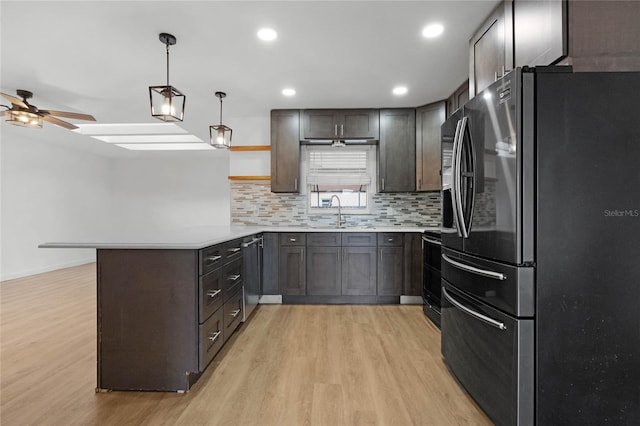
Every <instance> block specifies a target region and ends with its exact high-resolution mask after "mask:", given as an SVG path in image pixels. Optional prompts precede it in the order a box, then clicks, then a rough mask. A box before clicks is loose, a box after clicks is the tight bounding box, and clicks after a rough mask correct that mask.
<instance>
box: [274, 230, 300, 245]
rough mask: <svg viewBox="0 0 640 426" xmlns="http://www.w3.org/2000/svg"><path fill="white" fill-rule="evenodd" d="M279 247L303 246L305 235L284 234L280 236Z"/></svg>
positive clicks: (297, 233)
mask: <svg viewBox="0 0 640 426" xmlns="http://www.w3.org/2000/svg"><path fill="white" fill-rule="evenodd" d="M280 245H281V246H304V245H305V234H304V233H303V232H286V233H283V234H280Z"/></svg>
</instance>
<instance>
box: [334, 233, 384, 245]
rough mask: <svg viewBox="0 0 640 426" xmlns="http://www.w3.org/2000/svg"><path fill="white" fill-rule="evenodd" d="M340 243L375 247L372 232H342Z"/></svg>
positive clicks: (374, 236) (374, 238) (374, 235)
mask: <svg viewBox="0 0 640 426" xmlns="http://www.w3.org/2000/svg"><path fill="white" fill-rule="evenodd" d="M342 245H343V246H345V247H375V246H376V234H375V233H374V232H343V233H342Z"/></svg>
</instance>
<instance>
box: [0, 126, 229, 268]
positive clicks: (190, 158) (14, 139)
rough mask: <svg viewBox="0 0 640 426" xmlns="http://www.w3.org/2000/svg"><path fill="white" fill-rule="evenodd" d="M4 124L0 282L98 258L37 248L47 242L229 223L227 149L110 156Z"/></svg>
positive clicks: (86, 252) (80, 252) (81, 251)
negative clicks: (35, 136) (40, 138)
mask: <svg viewBox="0 0 640 426" xmlns="http://www.w3.org/2000/svg"><path fill="white" fill-rule="evenodd" d="M7 127H10V126H4V125H3V128H2V133H1V136H2V140H1V143H0V172H1V173H0V185H1V190H2V192H1V196H2V197H1V208H0V212H1V217H0V240H1V244H0V280H8V279H13V278H18V277H22V276H26V275H32V274H36V273H40V272H46V271H49V270H54V269H59V268H64V267H68V266H74V265H78V264H82V263H87V262H91V261H94V260H95V250H94V249H41V248H38V244H41V243H44V242H51V241H94V240H96V239H100V237H101V236H105V235H121V234H122V233H125V234H126V233H129V232H131V233H134V234H140V231H141V230H143V231H146V233H148V231H153V230H155V229H158V230H166V229H169V230H170V229H175V228H181V227H197V226H206V225H229V224H230V222H231V218H230V216H231V213H230V211H231V208H230V184H229V181H228V179H227V176H228V175H229V153H227V152H220V151H216V152H210V151H185V152H177V151H167V152H161V153H159V152H140V153H137V154H132V155H133V156H127V157H122V158H119V157H108V156H104V155H101V154H96V153H92V152H89V151H87V150H81V149H78V148H75V143H76V142H73V140H72V139H73V137H75V135H72V137H70V140H63V141H59V142H57V143H45V142H42V141H36V140H31V139H29V138H28V135H29V133H28V132H33V131H37V130H33V129H22V128H16V129H13V128H11V129H7ZM11 127H12V126H11ZM63 132H66V131H63ZM54 134H60V133H59V132H58V133H54ZM62 137H64V133H62ZM81 140H82V138H81ZM79 143H81V142H79ZM128 154H131V152H128Z"/></svg>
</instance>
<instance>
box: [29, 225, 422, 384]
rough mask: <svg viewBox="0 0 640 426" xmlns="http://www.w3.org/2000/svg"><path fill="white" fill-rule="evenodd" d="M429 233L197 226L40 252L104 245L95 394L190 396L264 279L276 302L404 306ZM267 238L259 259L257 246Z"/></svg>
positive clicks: (99, 254)
mask: <svg viewBox="0 0 640 426" xmlns="http://www.w3.org/2000/svg"><path fill="white" fill-rule="evenodd" d="M423 230H424V228H415V227H398V226H396V227H381V228H371V227H369V228H360V227H354V228H311V227H295V228H290V227H277V228H274V227H266V226H265V227H259V226H232V227H193V228H189V229H181V230H176V231H174V232H164V233H160V232H150V233H139V234H138V235H135V236H131V235H129V236H127V237H125V238H118V237H117V236H108V237H104V238H96V239H95V240H93V241H75V242H73V241H70V242H48V243H44V244H41V245H40V246H39V247H42V248H95V249H96V250H97V305H98V306H97V319H98V321H97V325H98V330H97V338H98V360H97V361H98V362H97V367H98V371H97V388H96V390H97V391H110V390H155V391H178V392H183V391H187V390H188V389H189V388H190V387H191V386H192V385H193V384H194V383H195V382H196V381H197V380H198V378H199V377H200V375H201V374H202V373H203V372H204V370H205V369H206V368H207V366H208V365H209V363H210V362H211V361H212V360H213V358H214V357H215V355H216V354H217V353H218V352H219V350H220V349H221V348H222V346H223V345H224V344H225V343H226V342H227V341H228V340H229V338H230V337H231V335H232V333H233V332H234V331H235V329H236V328H237V327H238V326H239V325H240V323H241V322H243V321H245V320H246V319H247V318H248V316H249V312H248V311H249V306H250V305H252V304H253V305H255V304H257V303H258V298H259V297H260V295H261V294H264V293H263V291H262V286H261V285H260V282H261V281H262V277H264V283H265V284H264V287H265V290H266V293H269V294H270V296H271V299H270V300H271V302H273V296H276V300H279V301H283V302H284V303H399V302H401V300H402V299H401V297H407V296H409V299H405V302H406V301H407V300H411V299H410V296H411V295H406V294H405V293H407V290H408V292H412V291H417V292H418V293H417V294H418V295H419V290H420V288H421V287H420V286H421V275H420V276H418V275H414V273H413V272H412V271H419V270H420V268H421V266H420V265H421V256H422V254H421V246H420V244H421V239H420V233H421V232H422V231H423ZM263 237H264V238H265V240H264V241H265V248H264V260H263V262H259V259H261V257H262V256H261V254H260V255H257V257H256V256H252V255H251V252H250V248H251V247H258V244H261V242H262V238H263ZM414 248H415V249H414ZM307 250H308V255H307V256H305V253H306V251H307ZM286 253H292V255H293V258H294V259H296V260H295V262H296V264H295V265H293V264H292V263H291V262H290V261H291V259H288V258H287V256H286ZM298 254H299V256H298ZM256 260H257V261H258V262H259V263H255V262H256ZM262 264H264V271H260V269H261V267H262ZM331 268H334V269H331ZM294 270H295V271H297V273H296V274H294V275H292V274H291V271H294ZM307 271H308V273H307ZM329 271H333V272H329ZM320 272H322V273H320ZM416 274H417V272H416ZM307 276H308V278H309V280H308V281H307V280H306V277H307ZM412 283H413V284H414V287H415V288H416V289H417V290H411V285H412ZM292 288H294V289H295V291H293V292H292V290H291V289H292ZM276 293H280V294H279V295H278V294H276ZM291 295H295V296H291ZM278 296H279V297H278ZM251 298H253V300H251ZM418 300H420V299H419V296H418ZM245 310H247V312H245Z"/></svg>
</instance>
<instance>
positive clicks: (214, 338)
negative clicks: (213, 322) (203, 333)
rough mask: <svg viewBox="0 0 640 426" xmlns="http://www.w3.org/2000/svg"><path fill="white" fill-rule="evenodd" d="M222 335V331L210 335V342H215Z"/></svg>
mask: <svg viewBox="0 0 640 426" xmlns="http://www.w3.org/2000/svg"><path fill="white" fill-rule="evenodd" d="M221 334H222V331H216V332H215V333H209V340H211V341H212V342H215V341H216V339H217V338H218V337H220V335H221Z"/></svg>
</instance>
